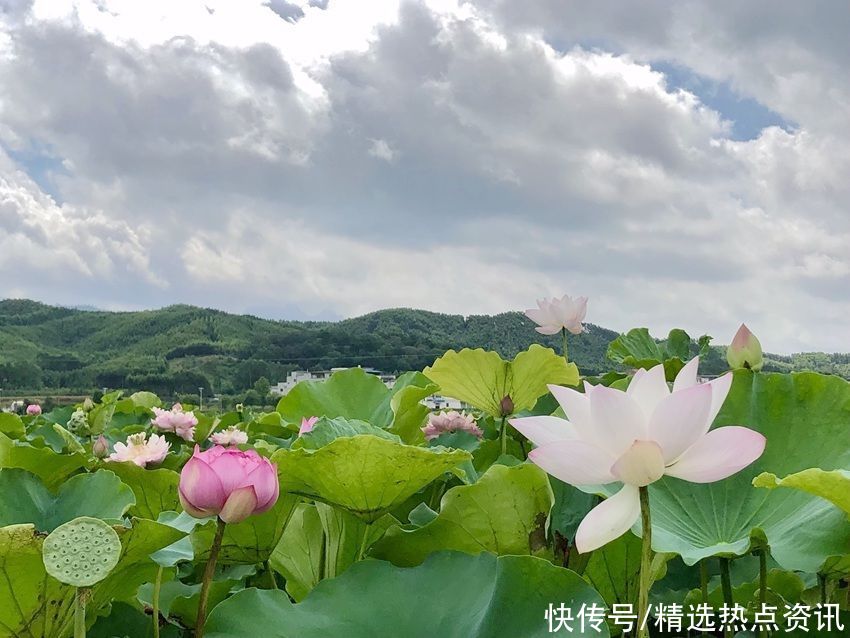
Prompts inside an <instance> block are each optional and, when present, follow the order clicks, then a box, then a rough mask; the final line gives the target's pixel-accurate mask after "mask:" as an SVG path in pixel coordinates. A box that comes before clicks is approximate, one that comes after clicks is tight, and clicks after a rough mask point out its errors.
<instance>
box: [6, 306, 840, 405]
mask: <svg viewBox="0 0 850 638" xmlns="http://www.w3.org/2000/svg"><path fill="white" fill-rule="evenodd" d="M616 336H617V333H615V332H613V331H611V330H606V329H605V328H600V327H598V326H594V325H589V326H588V331H587V332H586V333H584V334H582V335H579V336H577V337H572V338H571V342H570V343H571V346H570V348H571V350H570V357H571V359H573V360H574V361H576V363H577V364H578V365H579V367H580V369H581V370H582V372H584V373H585V374H590V375H592V374H599V373H602V372H604V371H606V370H609V369H611V367H612V365H611V363H610V362H609V361H607V359H606V358H605V351H606V349H607V346H608V344H609V343H610V342H611V341H612V340H613V339H614V338H615V337H616ZM532 343H544V344H547V345H550V346H552V347H554V348H556V349H560V337H543V336H541V335H539V334H538V333H537V332H535V330H534V324H533V323H532V322H531V321H530V320H529V319H527V318H526V317H525V316H524V315H523V314H521V313H518V312H508V313H503V314H500V315H494V316H486V315H472V316H469V317H463V316H461V315H446V314H440V313H435V312H428V311H424V310H411V309H390V310H380V311H377V312H373V313H370V314H367V315H364V316H362V317H356V318H353V319H346V320H344V321H338V322H299V321H271V320H267V319H260V318H258V317H253V316H249V315H232V314H228V313H225V312H222V311H219V310H211V309H206V308H197V307H194V306H185V305H177V306H170V307H168V308H162V309H159V310H145V311H140V312H103V311H89V310H75V309H70V308H60V307H55V306H48V305H45V304H42V303H38V302H35V301H29V300H18V299H12V300H5V301H0V388H3V389H4V392H6V393H7V394H8V393H9V392H12V391H14V390H42V389H47V390H51V391H53V390H57V391H58V390H62V391H67V392H89V391H91V390H92V389H95V388H101V387H108V388H128V389H141V388H144V389H149V390H153V391H154V392H158V393H161V394H164V395H168V394H175V393H179V392H185V393H189V392H196V391H197V389H198V387H204V388H206V389H207V391H209V392H213V393H237V392H242V391H244V390H246V389H248V388H251V387H252V386H253V384H254V383H255V382H256V381H257V380H258V379H260V378H261V377H265V378H266V379H268V380H270V381H272V382H275V381H277V380H280V379H283V378H284V376H285V375H286V373H287V372H288V371H290V370H293V369H296V368H301V369H303V368H309V369H326V368H330V367H335V366H349V365H363V366H369V367H374V368H377V369H380V370H384V371H387V372H402V371H406V370H421V369H422V368H424V367H425V366H427V365H429V364H430V363H432V362H433V360H434V359H435V358H436V357H438V356H440V355H441V354H442V353H443V352H445V351H446V350H447V349H449V348H455V349H459V348H464V347H470V348H477V347H483V348H487V349H491V350H496V351H498V352H499V353H501V354H502V356H504V357H513V356H514V355H515V354H516V353H517V352H519V351H521V350H524V349H525V348H527V347H528V346H529V345H530V344H532ZM723 367H724V364H723V361H722V349H715V350H714V351H713V352H712V355H711V356H710V357H709V359H708V361H706V366H704V370H705V371H706V372H709V373H711V372H720V371H722V369H723ZM768 367H770V368H773V369H783V370H788V369H801V368H810V369H817V370H820V371H824V372H831V373H836V374H842V375H844V376H848V377H850V356H848V355H826V354H821V353H814V354H811V353H810V354H805V355H794V356H792V357H772V358H771V361H770V362H769V364H768ZM714 368H717V369H716V370H715V369H714Z"/></svg>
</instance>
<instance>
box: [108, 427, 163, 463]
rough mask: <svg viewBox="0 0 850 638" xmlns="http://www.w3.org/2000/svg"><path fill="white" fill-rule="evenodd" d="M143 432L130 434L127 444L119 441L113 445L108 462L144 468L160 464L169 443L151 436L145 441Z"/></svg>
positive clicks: (158, 436)
mask: <svg viewBox="0 0 850 638" xmlns="http://www.w3.org/2000/svg"><path fill="white" fill-rule="evenodd" d="M146 438H147V435H146V434H145V433H144V432H139V433H138V434H131V435H130V436H128V437H127V443H126V444H124V443H121V442H120V441H119V442H118V443H116V444H115V448H114V449H115V451H114V452H113V453H112V454H110V455H109V459H107V460H109V461H132V462H133V463H135V464H136V465H138V466H139V467H145V466H147V464H148V463H160V462H161V461H162V460H163V459H164V458H165V455H166V454H168V449H169V448H170V447H171V443H169V442H168V441H166V440H165V437H164V436H160V435H158V434H151V438H150V440H146Z"/></svg>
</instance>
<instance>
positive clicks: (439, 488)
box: [428, 479, 447, 512]
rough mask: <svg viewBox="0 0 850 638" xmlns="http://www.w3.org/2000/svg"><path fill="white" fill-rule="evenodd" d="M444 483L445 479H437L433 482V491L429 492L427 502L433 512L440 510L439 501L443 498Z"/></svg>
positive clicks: (444, 491)
mask: <svg viewBox="0 0 850 638" xmlns="http://www.w3.org/2000/svg"><path fill="white" fill-rule="evenodd" d="M446 485H447V484H446V481H445V479H443V480H440V481H437V482H436V483H435V484H434V491H433V492H431V500H430V502H429V503H428V507H430V508H431V509H432V510H434V511H435V512H439V511H440V502H441V501H442V500H443V494H445V493H446Z"/></svg>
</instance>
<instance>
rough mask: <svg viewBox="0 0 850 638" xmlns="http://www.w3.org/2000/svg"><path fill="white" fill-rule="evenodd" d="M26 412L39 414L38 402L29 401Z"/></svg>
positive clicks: (34, 414)
mask: <svg viewBox="0 0 850 638" xmlns="http://www.w3.org/2000/svg"><path fill="white" fill-rule="evenodd" d="M27 414H28V415H29V416H38V415H39V414H41V406H40V405H39V404H38V403H30V404H29V405H28V406H27Z"/></svg>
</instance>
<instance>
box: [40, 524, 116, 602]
mask: <svg viewBox="0 0 850 638" xmlns="http://www.w3.org/2000/svg"><path fill="white" fill-rule="evenodd" d="M41 551H42V559H43V560H44V567H45V568H46V569H47V573H48V574H50V575H51V576H53V577H54V578H55V579H56V580H58V581H59V582H62V583H65V584H66V585H73V586H74V587H91V586H92V585H94V584H95V583H99V582H100V581H102V580H103V579H104V578H106V577H107V576H109V572H111V571H112V570H113V569H114V568H115V565H117V564H118V559H119V558H121V540H120V539H119V538H118V534H117V533H116V532H115V530H114V529H112V528H111V527H110V526H109V525H107V524H106V523H104V522H103V521H102V520H100V519H97V518H90V517H88V516H81V517H79V518H75V519H74V520H72V521H69V522H67V523H64V524H62V525H60V526H59V527H57V528H56V529H55V530H53V531H52V532H50V534H49V535H48V536H47V538H45V539H44V546H43V547H42V550H41Z"/></svg>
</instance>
